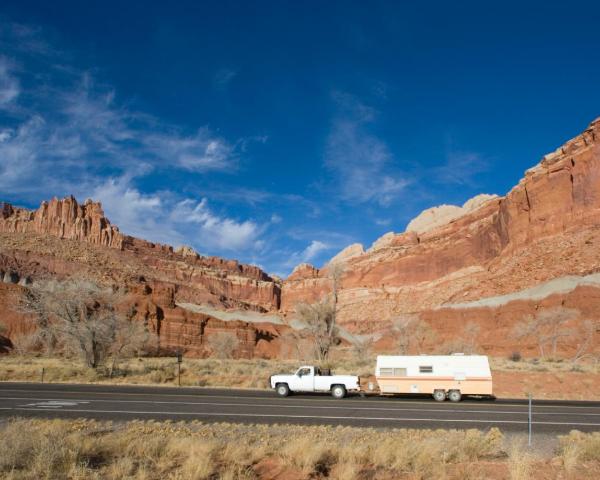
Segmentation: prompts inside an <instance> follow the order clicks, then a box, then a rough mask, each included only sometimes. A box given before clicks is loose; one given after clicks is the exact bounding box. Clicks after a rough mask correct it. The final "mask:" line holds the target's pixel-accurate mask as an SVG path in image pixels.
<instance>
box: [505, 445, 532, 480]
mask: <svg viewBox="0 0 600 480" xmlns="http://www.w3.org/2000/svg"><path fill="white" fill-rule="evenodd" d="M532 464H533V456H532V455H531V453H530V452H529V451H528V450H527V447H526V446H525V443H524V442H523V441H522V440H516V441H513V442H512V444H511V445H510V447H509V450H508V473H509V475H510V479H511V480H528V479H530V478H531V468H532Z"/></svg>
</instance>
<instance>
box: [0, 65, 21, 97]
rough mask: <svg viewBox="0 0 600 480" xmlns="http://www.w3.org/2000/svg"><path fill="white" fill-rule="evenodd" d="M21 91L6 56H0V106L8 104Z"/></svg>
mask: <svg viewBox="0 0 600 480" xmlns="http://www.w3.org/2000/svg"><path fill="white" fill-rule="evenodd" d="M20 93H21V87H20V84H19V81H18V79H17V78H16V77H15V76H14V74H13V72H12V69H11V64H10V62H9V61H8V59H7V58H6V57H0V108H7V107H8V106H10V105H11V104H12V103H13V102H14V101H15V100H16V99H17V97H18V96H19V94H20Z"/></svg>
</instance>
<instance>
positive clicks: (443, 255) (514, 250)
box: [282, 119, 600, 333]
mask: <svg viewBox="0 0 600 480" xmlns="http://www.w3.org/2000/svg"><path fill="white" fill-rule="evenodd" d="M480 200H481V201H480ZM455 209H458V210H460V212H458V213H459V214H456V212H454V211H453V212H454V213H452V212H451V213H452V214H451V215H450V219H448V216H446V218H442V217H444V216H443V215H438V216H437V217H436V216H435V215H432V214H431V212H430V213H428V214H426V215H425V216H424V217H420V218H419V219H417V221H415V222H413V227H414V228H411V230H413V231H407V232H406V233H403V234H386V235H385V236H384V237H383V238H382V239H380V240H378V241H377V242H375V244H374V245H373V247H372V248H370V249H369V250H368V251H367V252H366V253H365V254H362V255H357V256H353V257H350V258H347V259H346V260H345V265H346V270H345V273H344V276H343V280H342V290H341V292H340V294H339V302H340V304H339V305H340V312H339V319H340V321H341V323H342V324H343V325H344V326H346V327H347V328H349V329H350V330H352V331H355V332H360V333H368V332H372V331H377V330H385V329H386V328H388V327H389V326H390V324H391V322H392V321H393V320H394V319H395V318H398V317H399V316H402V315H404V314H407V313H423V312H433V313H428V315H429V316H428V317H427V318H428V319H429V321H430V322H434V323H435V319H436V318H439V319H440V322H443V321H444V320H443V318H444V315H445V314H444V315H442V313H441V311H439V310H435V309H437V308H438V307H440V306H442V305H446V304H451V303H454V302H458V301H465V300H476V299H479V298H485V297H487V296H494V295H499V294H505V293H510V292H514V291H518V290H522V289H526V288H529V287H531V286H533V285H537V284H539V283H541V282H545V281H547V280H550V279H553V278H558V277H561V276H564V275H570V274H576V275H584V274H587V273H590V272H596V271H600V254H599V253H598V245H599V244H600V234H599V230H600V119H598V120H596V121H594V122H593V123H592V124H591V125H590V126H589V127H588V128H587V129H586V130H585V131H584V133H583V134H581V135H579V136H578V137H576V138H574V139H573V140H571V141H569V142H567V143H566V144H565V145H563V146H562V147H560V148H559V149H558V150H556V151H555V152H553V153H552V154H549V155H546V156H545V157H544V158H543V159H542V161H541V162H540V164H539V165H537V166H536V167H534V168H533V169H531V170H528V171H527V172H526V174H525V178H523V179H522V180H521V181H520V182H519V184H518V185H517V186H516V187H514V188H513V189H512V190H511V191H510V192H509V193H508V194H507V195H506V196H504V197H497V198H496V197H488V196H486V197H483V198H479V199H477V201H473V202H467V204H465V206H463V207H455ZM428 217H432V218H433V217H436V218H433V221H428V220H431V218H428ZM438 217H439V218H438ZM327 287H328V280H327V278H326V272H319V273H318V274H317V275H312V276H304V277H301V276H298V275H295V276H292V277H291V278H290V279H288V280H286V281H285V282H284V285H283V295H282V308H283V309H284V310H292V309H293V308H294V305H295V304H296V303H297V302H300V301H312V300H314V299H315V298H317V297H319V296H320V295H323V294H325V292H326V291H327ZM578 298H579V300H578V301H583V300H582V299H581V297H578ZM532 305H535V302H534V303H532ZM530 306H531V305H530ZM582 308H584V306H582ZM434 310H435V311H434ZM453 315H455V313H453ZM440 325H441V323H440Z"/></svg>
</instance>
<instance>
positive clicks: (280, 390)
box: [275, 383, 290, 397]
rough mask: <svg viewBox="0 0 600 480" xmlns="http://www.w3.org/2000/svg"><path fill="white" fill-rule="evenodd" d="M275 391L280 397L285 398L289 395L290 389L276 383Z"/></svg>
mask: <svg viewBox="0 0 600 480" xmlns="http://www.w3.org/2000/svg"><path fill="white" fill-rule="evenodd" d="M275 390H276V391H277V395H279V396H280V397H287V396H288V395H289V394H290V387H288V385H287V383H278V384H277V387H276V388H275Z"/></svg>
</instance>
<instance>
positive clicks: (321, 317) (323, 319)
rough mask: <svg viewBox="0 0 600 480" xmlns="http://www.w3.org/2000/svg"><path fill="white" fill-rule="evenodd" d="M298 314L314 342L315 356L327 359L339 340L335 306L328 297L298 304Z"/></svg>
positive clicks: (319, 358)
mask: <svg viewBox="0 0 600 480" xmlns="http://www.w3.org/2000/svg"><path fill="white" fill-rule="evenodd" d="M296 314H297V315H298V318H299V319H300V321H301V322H302V323H303V326H304V329H305V331H306V333H307V336H308V338H309V339H310V340H311V342H312V344H313V350H314V355H315V358H316V359H317V360H319V361H324V360H327V358H328V356H329V353H330V351H331V347H332V346H333V345H335V344H336V343H337V341H338V333H339V332H338V328H337V326H336V325H335V314H334V306H333V305H332V304H331V302H329V301H328V300H327V299H323V300H321V301H320V302H316V303H313V304H308V303H300V304H298V305H296Z"/></svg>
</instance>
